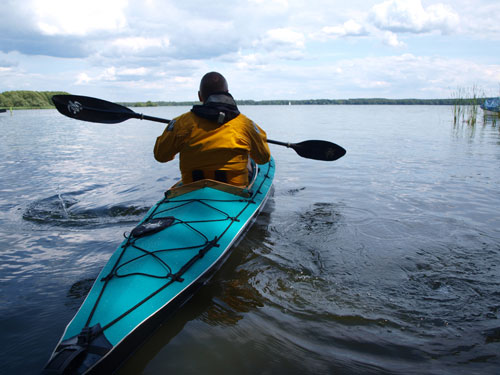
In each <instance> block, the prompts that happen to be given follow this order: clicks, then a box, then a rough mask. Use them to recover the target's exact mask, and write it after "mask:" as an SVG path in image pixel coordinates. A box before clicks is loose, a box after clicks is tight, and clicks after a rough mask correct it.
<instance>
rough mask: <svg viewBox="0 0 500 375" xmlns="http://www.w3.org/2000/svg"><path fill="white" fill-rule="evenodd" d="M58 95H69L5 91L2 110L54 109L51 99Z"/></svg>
mask: <svg viewBox="0 0 500 375" xmlns="http://www.w3.org/2000/svg"><path fill="white" fill-rule="evenodd" d="M57 94H67V93H66V92H60V91H5V92H3V93H1V94H0V108H6V109H9V108H13V109H20V108H22V109H30V108H54V105H53V104H52V101H51V98H52V96H53V95H57Z"/></svg>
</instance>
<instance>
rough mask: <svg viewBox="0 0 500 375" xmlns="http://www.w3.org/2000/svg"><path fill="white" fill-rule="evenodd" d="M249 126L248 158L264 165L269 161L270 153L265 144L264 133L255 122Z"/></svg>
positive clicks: (265, 137)
mask: <svg viewBox="0 0 500 375" xmlns="http://www.w3.org/2000/svg"><path fill="white" fill-rule="evenodd" d="M250 124H251V126H250V129H249V133H250V134H249V136H250V157H251V158H252V159H253V160H254V161H255V162H256V163H257V164H265V163H267V162H268V161H269V160H270V159H271V151H270V150H269V145H268V144H267V135H266V132H265V131H264V130H262V129H261V128H260V127H259V125H257V124H256V123H255V122H253V121H250Z"/></svg>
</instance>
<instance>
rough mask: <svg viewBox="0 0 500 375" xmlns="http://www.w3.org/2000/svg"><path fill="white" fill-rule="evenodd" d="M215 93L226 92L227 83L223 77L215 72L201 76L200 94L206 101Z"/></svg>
mask: <svg viewBox="0 0 500 375" xmlns="http://www.w3.org/2000/svg"><path fill="white" fill-rule="evenodd" d="M216 92H228V87H227V81H226V79H225V78H224V76H223V75H222V74H220V73H217V72H210V73H207V74H205V75H204V76H203V78H202V79H201V82H200V94H201V96H202V97H203V98H204V99H207V98H208V97H209V96H210V95H211V94H213V93H216Z"/></svg>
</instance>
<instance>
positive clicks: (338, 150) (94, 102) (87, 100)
mask: <svg viewBox="0 0 500 375" xmlns="http://www.w3.org/2000/svg"><path fill="white" fill-rule="evenodd" d="M52 101H53V102H54V104H55V106H56V108H57V110H58V111H59V112H60V113H62V114H63V115H65V116H68V117H71V118H74V119H76V120H81V121H90V122H97V123H102V124H116V123H120V122H123V121H126V120H129V119H131V118H134V119H138V120H147V121H155V122H161V123H164V124H168V123H169V122H170V121H171V120H167V119H164V118H159V117H154V116H147V115H144V114H142V113H136V112H134V111H132V110H131V109H130V108H127V107H125V106H122V105H120V104H116V103H112V102H108V101H105V100H102V99H97V98H92V97H88V96H77V95H54V96H53V97H52ZM267 142H268V143H272V144H275V145H279V146H285V147H288V148H292V149H293V150H294V151H295V152H296V153H297V154H298V155H299V156H302V157H304V158H308V159H314V160H324V161H333V160H337V159H339V158H341V157H342V156H344V155H345V153H346V151H345V149H344V148H342V147H341V146H339V145H336V144H335V143H332V142H328V141H321V140H309V141H303V142H300V143H288V142H281V141H274V140H272V139H268V140H267Z"/></svg>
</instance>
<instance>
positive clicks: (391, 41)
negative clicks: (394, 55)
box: [384, 31, 406, 48]
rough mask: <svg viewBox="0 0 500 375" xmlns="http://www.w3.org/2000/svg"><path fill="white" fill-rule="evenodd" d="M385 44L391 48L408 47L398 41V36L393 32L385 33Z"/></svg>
mask: <svg viewBox="0 0 500 375" xmlns="http://www.w3.org/2000/svg"><path fill="white" fill-rule="evenodd" d="M384 43H385V44H387V45H389V46H391V47H397V48H399V47H406V44H405V43H404V42H401V41H400V40H399V39H398V36H397V34H394V33H393V32H392V31H386V32H385V33H384Z"/></svg>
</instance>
